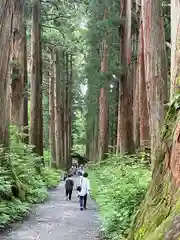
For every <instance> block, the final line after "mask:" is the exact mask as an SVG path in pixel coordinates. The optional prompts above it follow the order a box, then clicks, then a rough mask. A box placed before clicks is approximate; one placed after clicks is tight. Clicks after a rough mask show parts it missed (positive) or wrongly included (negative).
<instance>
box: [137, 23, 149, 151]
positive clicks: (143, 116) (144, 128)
mask: <svg viewBox="0 0 180 240" xmlns="http://www.w3.org/2000/svg"><path fill="white" fill-rule="evenodd" d="M139 42H140V44H139V45H140V49H139V51H140V52H139V54H140V63H139V66H140V74H139V116H140V117H139V120H140V146H141V148H143V149H144V147H146V146H149V141H150V136H149V114H148V107H147V93H146V82H145V64H144V34H143V27H142V24H141V25H140V32H139Z"/></svg>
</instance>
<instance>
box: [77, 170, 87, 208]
mask: <svg viewBox="0 0 180 240" xmlns="http://www.w3.org/2000/svg"><path fill="white" fill-rule="evenodd" d="M89 191H90V183H89V179H88V173H87V172H85V173H84V175H83V177H82V180H81V186H80V188H79V193H78V195H79V203H80V210H81V211H82V210H83V209H87V196H88V194H89Z"/></svg>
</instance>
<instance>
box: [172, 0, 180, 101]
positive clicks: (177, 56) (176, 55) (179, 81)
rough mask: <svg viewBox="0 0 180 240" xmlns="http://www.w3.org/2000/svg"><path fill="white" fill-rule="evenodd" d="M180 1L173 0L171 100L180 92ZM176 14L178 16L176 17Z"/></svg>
mask: <svg viewBox="0 0 180 240" xmlns="http://www.w3.org/2000/svg"><path fill="white" fill-rule="evenodd" d="M179 9H180V1H179V0H172V1H171V16H172V18H171V96H170V98H171V100H172V99H173V97H174V96H175V94H176V93H180V78H177V74H178V73H179V72H178V71H179V68H178V66H179V64H180V46H179V39H180V11H179ZM175 16H176V17H175Z"/></svg>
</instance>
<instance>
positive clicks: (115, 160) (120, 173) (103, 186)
mask: <svg viewBox="0 0 180 240" xmlns="http://www.w3.org/2000/svg"><path fill="white" fill-rule="evenodd" d="M89 173H90V180H91V185H92V196H93V197H94V198H95V199H96V201H97V203H98V205H99V207H100V211H101V214H102V217H103V227H104V229H105V233H106V234H107V236H108V237H109V238H110V239H124V238H125V237H127V235H128V230H129V228H130V224H131V222H132V219H133V217H134V214H135V212H136V210H137V208H138V206H139V205H140V203H141V201H142V200H143V198H144V196H145V193H146V189H147V185H148V182H149V180H150V172H149V171H148V170H147V169H146V168H144V167H143V166H142V165H139V164H137V163H136V165H135V164H134V163H133V156H130V157H128V156H109V158H108V159H107V160H106V161H104V162H102V163H100V164H99V165H97V164H96V165H94V166H92V167H91V169H90V171H89Z"/></svg>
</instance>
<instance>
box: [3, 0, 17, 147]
mask: <svg viewBox="0 0 180 240" xmlns="http://www.w3.org/2000/svg"><path fill="white" fill-rule="evenodd" d="M0 9H1V10H0V23H1V24H0V50H1V54H0V76H1V78H0V112H1V120H0V144H1V145H7V144H8V124H9V121H8V115H9V114H8V111H7V109H8V107H9V106H8V93H9V79H8V72H9V61H10V54H11V40H12V36H13V35H12V33H13V17H14V1H12V0H1V1H0Z"/></svg>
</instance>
